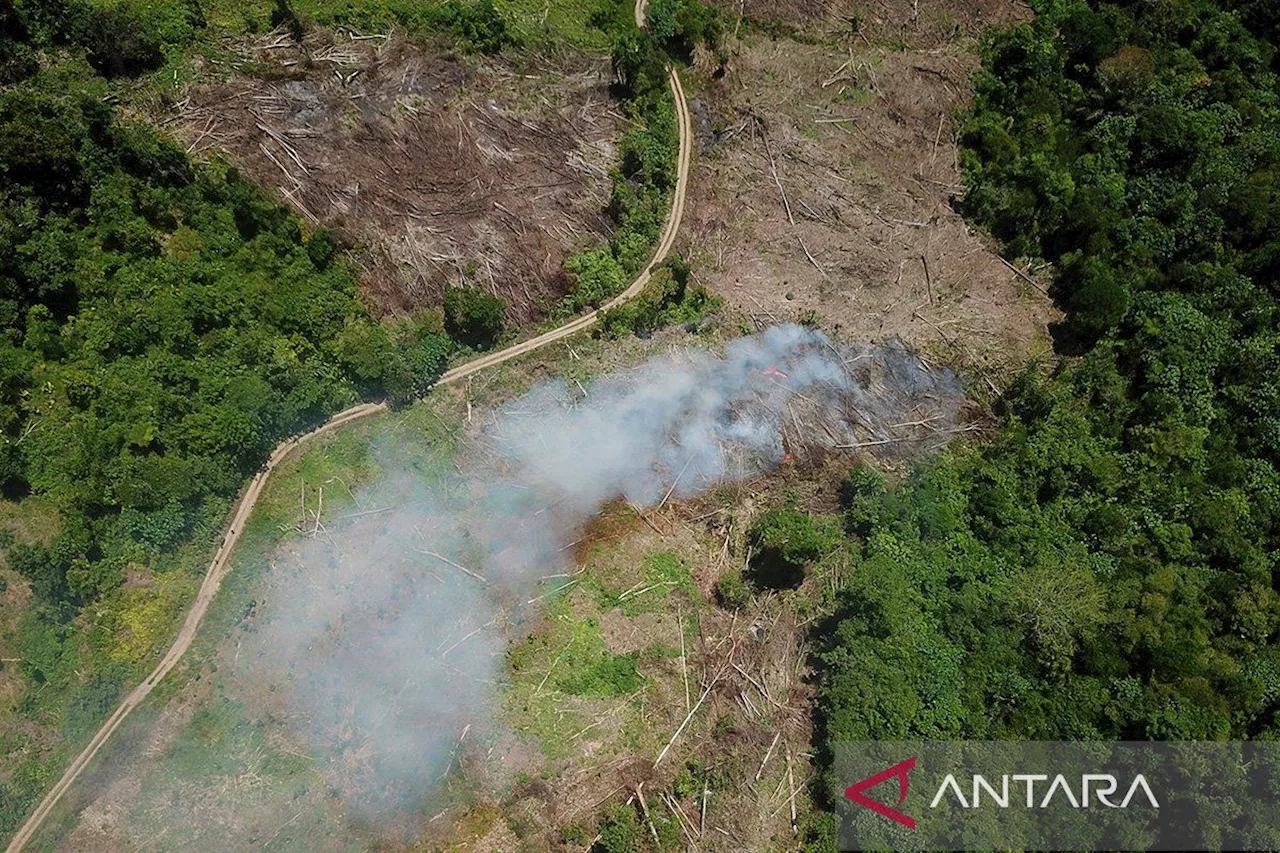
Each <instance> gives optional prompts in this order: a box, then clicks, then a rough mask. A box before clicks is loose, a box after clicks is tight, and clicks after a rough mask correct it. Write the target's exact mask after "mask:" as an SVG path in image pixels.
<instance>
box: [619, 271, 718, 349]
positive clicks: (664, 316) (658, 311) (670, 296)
mask: <svg viewBox="0 0 1280 853" xmlns="http://www.w3.org/2000/svg"><path fill="white" fill-rule="evenodd" d="M688 281H689V265H688V264H687V263H685V262H684V261H682V260H679V259H672V260H670V261H668V262H667V263H666V264H665V265H664V266H663V267H661V268H659V269H657V270H655V271H654V273H653V277H652V278H651V279H650V280H649V283H648V284H647V285H645V288H644V290H642V291H641V292H640V295H639V296H637V297H636V298H635V299H632V300H630V301H629V302H627V303H626V304H624V305H619V306H617V307H616V308H612V309H610V310H609V311H607V312H605V315H604V317H603V318H602V320H601V326H602V328H603V329H604V331H605V334H607V335H609V336H610V337H620V336H622V335H625V334H629V333H632V332H634V333H635V334H638V335H646V334H648V333H650V332H652V331H654V330H655V329H658V328H660V327H662V326H666V325H670V324H672V323H689V322H692V321H694V320H697V319H698V318H700V317H702V316H703V315H705V314H707V313H708V312H710V311H714V310H715V309H716V308H718V307H719V305H720V300H719V299H718V298H717V297H713V296H712V295H711V294H709V293H707V291H706V289H705V288H703V287H701V286H697V287H693V288H690V287H688Z"/></svg>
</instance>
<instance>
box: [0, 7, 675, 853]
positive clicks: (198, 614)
mask: <svg viewBox="0 0 1280 853" xmlns="http://www.w3.org/2000/svg"><path fill="white" fill-rule="evenodd" d="M645 5H646V3H645V0H637V2H636V24H637V26H641V27H643V26H644V9H645ZM667 82H668V84H669V85H670V86H671V94H672V96H673V98H674V99H675V107H676V120H677V124H678V126H679V131H680V148H679V156H678V159H677V163H676V186H675V190H674V192H673V193H672V196H671V212H670V214H669V215H668V216H667V222H666V225H665V226H664V227H663V229H662V234H661V236H660V237H659V239H658V245H657V247H656V248H655V249H654V252H653V256H652V258H650V260H649V263H647V264H646V265H645V267H644V269H643V270H641V271H640V274H639V275H637V276H636V277H635V280H634V281H632V282H631V284H630V285H629V286H628V287H627V289H626V290H624V291H622V292H621V293H619V294H618V295H617V296H615V297H613V298H612V299H610V300H609V301H608V302H606V303H604V304H603V305H602V306H600V309H599V311H593V312H592V313H591V314H588V315H586V316H583V317H578V318H577V319H574V320H570V321H569V322H567V323H565V324H564V325H563V326H559V327H557V328H555V329H552V330H551V331H549V332H544V333H543V334H541V335H538V336H536V337H533V338H530V339H529V340H527V341H522V342H520V343H517V344H513V345H512V346H509V347H507V348H506V349H502V350H499V351H497V352H493V353H489V354H488V355H484V356H481V357H480V358H477V359H474V360H472V361H469V362H467V363H466V364H462V365H459V366H457V367H455V368H453V369H452V370H449V371H447V372H445V373H444V375H442V376H441V377H440V378H439V379H438V380H437V381H436V385H449V384H451V383H454V382H457V381H458V380H460V379H465V378H466V377H468V376H470V375H472V374H473V373H476V372H478V371H481V370H484V369H485V368H486V367H492V366H494V365H496V364H501V363H502V362H504V361H508V360H509V359H512V358H516V357H517V356H521V355H524V354H525V353H528V352H532V351H533V350H536V349H538V348H540V347H544V346H546V345H547V344H550V343H553V342H555V341H558V340H560V339H562V338H566V337H568V336H569V335H573V334H576V333H577V332H581V331H583V330H584V329H589V328H591V327H592V326H594V325H595V324H596V323H597V322H598V321H599V315H600V313H601V312H603V311H608V310H609V309H610V308H614V307H616V306H618V305H621V304H622V303H624V302H627V301H628V300H631V299H634V298H635V297H636V296H637V295H639V293H640V291H642V290H644V286H645V285H646V284H648V283H649V279H650V278H651V277H652V275H653V270H654V267H656V266H658V265H659V264H661V263H662V262H663V261H664V260H666V258H667V255H668V254H669V253H670V251H671V247H672V246H673V245H674V244H675V240H676V235H677V234H678V233H679V231H680V220H681V218H682V217H683V216H684V203H685V194H686V191H687V190H688V185H689V165H690V161H691V159H692V154H693V129H692V123H691V122H690V119H689V105H688V103H687V102H686V101H685V96H684V88H683V87H682V86H681V85H680V76H679V75H678V74H677V73H676V71H675V69H674V68H668V69H667ZM386 410H387V404H386V403H363V404H361V405H359V406H352V407H351V408H350V409H347V410H346V411H343V412H339V413H338V414H336V415H334V416H333V417H332V418H330V419H329V420H327V421H325V422H324V423H323V424H321V425H320V426H318V427H316V428H315V429H313V430H312V431H311V432H308V433H304V434H302V435H297V436H294V437H293V438H290V439H286V440H285V441H283V442H281V443H280V444H279V445H278V446H277V447H276V449H275V450H274V451H273V452H272V454H271V457H270V458H269V459H268V460H267V464H266V466H265V467H263V469H262V470H261V471H259V472H258V473H257V475H255V476H254V478H253V479H252V480H251V481H250V482H249V486H248V488H246V489H245V490H244V493H243V494H241V496H240V500H239V501H238V502H237V503H236V509H235V513H234V515H232V517H231V523H230V525H229V526H228V528H227V532H226V534H225V535H224V536H223V539H222V544H221V545H219V546H218V551H217V553H216V554H214V556H213V561H212V562H211V563H210V564H209V569H208V571H207V572H205V576H204V581H203V582H201V584H200V590H199V591H198V592H197V593H196V600H195V601H194V602H193V603H192V605H191V609H190V610H188V611H187V618H186V620H185V621H184V622H183V623H182V630H180V631H179V632H178V635H177V636H176V637H175V638H174V641H173V645H171V646H170V647H169V651H168V652H166V653H165V656H164V657H163V658H162V659H161V660H160V662H159V663H158V664H156V667H155V669H153V670H152V671H151V674H150V675H148V676H147V677H146V679H145V680H144V681H143V682H142V683H141V684H139V685H138V686H137V687H135V688H134V689H133V691H132V692H130V693H129V695H128V696H126V697H125V698H124V700H123V701H122V702H121V703H120V705H119V707H117V708H116V710H115V712H114V713H112V715H111V716H110V717H108V718H107V721H106V722H105V723H103V724H102V727H101V728H100V729H98V731H97V733H96V734H95V735H94V736H93V739H92V740H90V741H89V743H88V744H87V745H86V746H85V748H84V749H83V750H81V752H80V754H79V755H77V756H76V757H75V760H73V761H72V762H71V764H70V765H68V767H67V769H66V772H64V773H63V774H62V778H61V779H59V780H58V782H57V784H55V785H54V786H53V787H52V788H50V789H49V792H48V793H47V794H45V797H44V799H43V800H41V801H40V805H39V806H37V807H36V810H35V811H33V812H32V813H31V815H30V816H29V817H28V818H27V820H26V822H25V823H23V824H22V827H21V828H20V829H19V830H18V831H17V833H15V834H14V836H13V838H11V839H10V840H9V846H8V847H6V848H5V851H6V853H19V851H21V850H22V849H23V848H24V847H26V845H27V843H28V842H29V841H30V840H31V839H32V837H34V835H35V834H36V832H37V830H39V829H40V827H41V825H42V824H43V823H44V821H45V818H47V817H48V816H49V813H50V812H52V811H53V809H54V807H55V806H57V804H58V802H59V801H60V800H61V799H62V796H63V794H65V793H66V792H67V790H68V789H69V788H70V787H71V786H72V784H74V783H75V781H76V779H78V778H79V777H80V774H81V773H83V772H84V769H85V768H86V767H87V766H88V765H89V763H90V762H91V761H92V760H93V758H94V756H96V755H97V754H98V751H99V750H100V749H102V746H103V745H104V744H105V743H106V742H107V741H108V740H110V738H111V736H112V735H113V734H114V733H115V731H116V729H118V728H119V727H120V724H121V723H123V722H124V720H125V717H127V716H129V714H130V712H132V711H133V709H134V708H136V707H138V706H139V705H140V704H142V701H143V700H144V699H146V698H147V696H148V695H149V694H150V693H151V690H152V688H154V687H155V686H156V684H158V683H159V682H160V680H161V679H162V678H164V677H165V676H166V675H168V674H169V671H170V670H172V669H173V668H174V666H176V665H177V663H178V661H179V660H180V659H181V658H182V656H183V655H184V654H185V653H186V651H187V648H188V647H189V646H190V645H191V641H192V640H194V639H195V636H196V631H197V630H198V629H199V627H200V623H201V622H202V621H203V620H204V617H205V613H206V612H207V611H208V610H209V605H210V604H211V603H212V602H213V598H214V596H215V595H217V593H218V588H219V587H220V586H221V585H222V579H223V578H224V577H226V574H227V572H228V570H229V569H230V562H229V558H230V556H231V552H232V550H233V549H234V548H235V546H236V543H237V542H239V541H240V533H241V532H242V531H243V530H244V525H245V522H246V521H247V520H248V518H249V513H251V512H252V511H253V507H254V505H255V504H256V503H257V502H258V497H259V495H261V494H262V489H263V487H264V486H265V485H266V482H267V478H268V477H270V476H271V472H272V471H274V470H275V469H276V466H278V465H279V464H280V463H281V462H283V461H284V460H285V458H286V457H288V456H289V454H290V453H292V452H293V451H294V450H295V449H297V448H298V447H300V446H302V445H303V444H306V443H307V442H309V441H311V440H312V439H313V438H315V437H316V436H319V435H323V434H324V433H327V432H330V431H332V430H335V429H337V428H339V427H342V426H346V425H347V424H350V423H352V422H354V421H357V420H361V419H363V418H367V417H369V416H370V415H374V414H377V413H379V412H384V411H386Z"/></svg>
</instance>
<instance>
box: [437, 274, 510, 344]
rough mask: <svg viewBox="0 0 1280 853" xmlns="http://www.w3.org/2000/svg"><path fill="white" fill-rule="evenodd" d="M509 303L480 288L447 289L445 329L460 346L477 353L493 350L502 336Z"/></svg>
mask: <svg viewBox="0 0 1280 853" xmlns="http://www.w3.org/2000/svg"><path fill="white" fill-rule="evenodd" d="M506 313H507V304H506V303H505V302H504V301H503V300H502V298H501V297H499V296H494V295H493V294H492V293H486V292H485V291H483V290H481V289H480V288H478V287H446V288H445V291H444V328H445V331H446V332H448V333H449V336H450V337H452V338H453V339H454V340H456V341H458V343H460V344H462V345H464V346H469V347H471V348H472V349H476V350H485V349H489V348H490V347H492V346H493V345H494V344H496V343H497V342H498V339H499V338H500V337H502V330H503V327H504V325H505V323H506Z"/></svg>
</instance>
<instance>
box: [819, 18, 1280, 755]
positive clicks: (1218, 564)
mask: <svg viewBox="0 0 1280 853" xmlns="http://www.w3.org/2000/svg"><path fill="white" fill-rule="evenodd" d="M1036 8H1037V12H1038V15H1037V17H1036V18H1035V19H1034V20H1032V21H1029V22H1026V23H1021V24H1017V25H1015V26H1014V27H1013V28H1012V29H1009V30H1006V31H1000V32H992V33H990V34H988V35H987V37H986V38H985V40H984V43H983V66H982V71H981V72H980V73H979V75H978V77H977V83H976V89H977V94H976V99H975V102H974V104H973V107H972V108H971V110H970V112H969V114H968V115H967V117H966V119H965V122H964V127H963V145H964V149H963V158H964V164H965V168H966V180H967V187H968V192H967V195H966V199H965V206H966V209H967V212H968V214H969V215H970V216H971V217H972V218H973V219H974V220H976V221H977V222H978V223H980V224H981V225H984V226H986V227H987V228H989V229H991V231H992V232H994V233H995V234H996V235H997V236H998V237H999V238H1000V239H1001V240H1002V241H1003V242H1004V244H1005V246H1006V247H1007V249H1008V250H1009V252H1010V253H1012V254H1015V255H1024V256H1030V257H1034V258H1044V259H1046V260H1048V261H1051V262H1052V263H1053V268H1054V270H1055V276H1056V280H1055V290H1054V292H1055V294H1056V295H1057V297H1058V299H1059V301H1060V302H1061V304H1062V305H1063V307H1064V308H1065V309H1066V311H1067V319H1066V321H1065V324H1064V328H1063V329H1062V330H1061V332H1062V334H1061V335H1060V336H1059V342H1060V343H1061V344H1062V345H1063V348H1064V352H1066V353H1069V354H1073V355H1074V356H1075V357H1074V358H1071V359H1068V360H1064V361H1063V363H1062V364H1061V365H1060V366H1059V367H1058V369H1057V370H1056V371H1054V372H1053V373H1052V374H1051V375H1046V374H1045V372H1044V371H1042V370H1039V369H1035V368H1034V367H1033V368H1031V369H1028V371H1027V372H1026V374H1025V375H1024V376H1023V377H1022V378H1021V379H1020V380H1019V381H1018V382H1017V383H1015V384H1014V385H1013V387H1011V388H1010V389H1009V390H1008V391H1007V393H1006V394H1005V396H1004V399H1003V400H1002V401H1001V403H1000V406H999V410H998V415H999V418H1000V428H999V432H998V434H997V436H996V437H995V439H994V440H993V441H991V442H990V443H988V444H986V445H983V446H979V447H969V448H958V449H953V450H952V451H951V452H949V453H948V454H947V455H945V456H944V457H943V458H941V459H939V460H937V461H935V462H934V463H932V464H929V465H927V466H925V467H923V468H922V469H920V470H918V471H917V472H916V473H915V474H914V475H913V476H912V477H911V478H910V479H909V480H908V481H907V482H906V483H904V484H902V485H901V486H900V487H898V488H896V489H891V488H886V487H885V485H884V484H883V483H882V482H880V481H879V480H878V478H876V477H874V476H873V475H870V474H868V473H867V472H866V471H863V470H859V471H857V472H855V474H854V476H853V477H852V478H851V480H850V481H849V482H848V483H847V484H846V488H845V490H844V509H845V516H846V523H847V532H848V541H847V543H846V545H845V546H844V547H848V548H850V549H851V551H852V552H853V554H854V555H855V556H856V558H857V568H856V570H855V572H854V575H853V578H852V580H851V582H850V586H849V588H847V589H846V590H845V591H844V592H843V593H842V595H841V596H840V599H839V604H838V607H837V612H836V614H835V616H834V617H833V618H832V619H831V620H830V622H829V624H828V625H826V626H825V628H824V630H823V631H821V632H820V633H819V642H820V644H821V646H822V649H821V651H820V653H819V655H818V659H819V666H820V672H821V675H820V693H819V699H818V712H819V714H818V716H819V723H820V727H821V735H820V739H821V742H822V743H823V744H830V743H832V742H834V741H837V740H844V739H892V738H922V737H927V738H935V737H936V738H960V737H964V738H977V739H984V738H989V739H1004V738H1025V739H1041V740H1057V739H1064V740H1075V739H1099V738H1101V739H1121V740H1126V739H1134V740H1145V739H1153V740H1166V739H1167V740H1184V739H1185V740H1195V739H1225V738H1269V737H1275V736H1276V734H1277V733H1278V732H1280V716H1278V715H1280V644H1277V637H1278V632H1280V595H1278V594H1277V578H1276V570H1277V565H1276V559H1277V558H1276V555H1277V554H1280V472H1278V469H1277V463H1278V462H1280V384H1277V381H1276V376H1277V375H1280V327H1278V325H1277V324H1278V322H1280V305H1278V304H1277V297H1278V296H1280V284H1278V276H1280V229H1277V225H1278V224H1280V192H1277V188H1278V187H1280V103H1278V101H1277V92H1278V91H1280V87H1278V85H1277V84H1278V82H1280V81H1278V80H1277V77H1276V67H1277V60H1276V55H1277V51H1276V43H1275V39H1276V37H1277V28H1276V24H1277V13H1276V11H1275V9H1274V4H1264V3H1250V2H1232V0H1222V2H1214V0H1182V2H1176V3H1131V2H1091V3H1086V2H1082V0H1045V2H1040V3H1038V4H1036Z"/></svg>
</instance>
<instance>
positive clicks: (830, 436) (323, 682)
mask: <svg viewBox="0 0 1280 853" xmlns="http://www.w3.org/2000/svg"><path fill="white" fill-rule="evenodd" d="M960 400H961V396H960V393H959V386H958V383H957V382H956V379H955V377H954V376H953V375H951V374H950V373H949V372H947V371H931V370H929V369H926V368H925V367H924V365H923V364H922V363H921V362H920V361H919V360H918V359H916V358H915V357H914V356H912V355H911V354H909V353H908V352H907V351H906V350H905V349H904V348H902V347H901V345H898V344H890V345H885V346H880V347H857V348H849V347H844V348H837V347H836V346H834V345H833V344H832V343H831V342H830V341H829V340H828V339H827V338H826V337H825V336H823V335H822V334H821V333H819V332H816V331H814V330H811V329H807V328H803V327H800V326H793V325H789V326H780V327H776V328H772V329H769V330H767V331H765V332H763V333H762V334H759V335H756V336H754V337H748V338H740V339H737V340H734V341H732V342H730V343H729V344H728V345H727V346H726V347H725V351H724V353H723V355H717V354H714V353H711V352H708V351H706V350H701V349H690V350H687V351H684V352H681V353H678V354H672V355H668V356H664V357H660V358H655V359H653V360H651V361H648V362H646V363H644V364H642V365H640V366H639V367H637V368H635V369H633V370H629V371H625V372H621V373H618V374H614V375H610V376H606V377H603V378H600V379H598V380H596V381H594V382H593V383H591V384H590V385H589V386H587V387H585V388H584V387H581V386H578V385H577V384H576V383H574V384H566V383H564V382H558V381H557V382H548V383H546V384H543V385H540V386H538V387H536V388H534V389H533V390H532V391H530V392H529V393H527V394H525V395H524V396H522V397H521V398H519V399H518V400H516V401H514V402H513V403H511V404H509V405H507V406H506V407H504V408H503V409H502V410H501V411H499V412H497V413H496V414H495V415H493V416H492V417H491V418H490V419H489V421H488V423H487V425H486V426H485V427H483V428H482V429H479V430H477V431H476V432H475V433H474V434H473V435H471V436H470V437H469V438H468V439H467V440H466V442H465V443H464V447H463V449H462V450H461V451H460V452H459V454H458V456H457V462H458V468H457V469H456V470H454V471H453V472H452V473H450V474H449V475H448V476H442V477H439V478H435V479H430V480H428V479H427V478H423V477H421V476H416V475H413V474H412V472H411V466H409V465H408V464H407V463H406V462H405V458H404V454H403V453H402V452H401V448H399V447H398V446H397V444H396V442H397V441H402V440H403V438H394V437H392V436H387V437H384V439H383V440H382V441H381V442H380V443H379V445H378V449H377V457H378V460H379V464H380V467H381V468H382V470H383V471H387V472H390V473H388V474H387V475H386V476H384V477H383V478H382V480H381V482H379V483H378V484H377V485H376V486H372V487H370V489H369V490H367V491H366V492H365V493H364V495H363V496H362V497H363V498H365V500H364V501H363V505H365V506H375V507H387V506H392V507H394V509H390V510H388V511H379V512H374V513H371V514H369V515H365V516H361V517H356V518H352V519H350V520H349V521H347V522H345V523H336V524H335V523H331V524H330V526H329V527H328V529H327V530H326V531H325V532H324V534H323V535H319V536H316V537H315V538H313V539H307V540H305V541H304V542H302V543H301V544H299V543H297V542H294V543H291V544H290V545H288V546H286V547H287V548H288V549H292V550H291V552H289V553H281V554H278V555H277V557H276V560H275V562H276V563H277V564H278V565H277V567H276V568H275V570H274V573H273V574H274V575H275V578H274V579H273V581H272V587H273V588H275V589H288V590H289V592H288V593H287V594H280V595H277V596H276V597H275V598H274V599H273V600H269V601H266V602H264V603H263V604H262V606H261V608H260V617H259V619H258V627H257V629H256V630H255V632H254V633H253V634H252V635H251V637H250V639H249V640H247V641H246V643H247V645H246V648H245V649H244V652H245V653H244V654H243V655H241V657H240V663H239V666H238V669H239V673H238V674H239V675H240V676H241V678H247V679H250V680H252V681H254V682H258V683H260V684H263V685H267V686H269V688H270V689H272V690H275V691H278V692H279V693H280V694H281V695H282V697H283V699H282V704H283V706H284V711H283V713H282V715H281V716H282V717H283V719H285V720H286V721H287V723H288V724H290V725H291V726H293V728H294V729H295V731H296V733H297V734H298V735H299V736H301V737H302V738H303V739H305V740H306V741H307V742H308V743H309V745H310V747H311V749H312V750H313V752H314V753H315V755H316V756H317V758H318V759H320V760H321V761H323V762H324V765H323V766H324V767H325V773H326V776H327V777H328V779H329V781H330V784H332V785H334V786H335V787H336V788H337V789H338V790H340V791H341V792H343V794H344V796H346V797H347V800H348V805H349V806H351V807H353V808H354V809H355V810H356V811H357V812H361V813H364V814H366V815H380V814H382V813H384V812H385V810H387V809H390V808H393V807H397V806H409V807H411V808H413V807H414V806H415V804H420V803H421V801H422V798H423V797H424V796H425V795H426V794H427V793H428V792H429V791H430V789H431V788H432V786H433V785H435V784H436V783H437V782H438V781H439V779H440V778H441V774H442V773H444V772H445V770H446V768H447V765H448V763H449V761H450V755H451V752H452V750H453V749H454V747H455V745H456V742H457V739H458V737H459V733H460V731H461V729H462V728H463V727H464V726H466V725H467V724H469V723H477V722H481V723H482V722H485V721H487V720H489V719H491V718H492V705H493V702H494V699H495V695H496V690H497V684H498V682H499V681H500V679H501V677H502V673H503V671H504V663H503V657H502V654H503V650H504V648H505V644H506V642H507V641H508V640H509V639H511V635H512V632H511V630H510V625H509V622H510V620H511V619H512V618H513V615H514V614H513V604H514V605H516V606H518V607H519V606H523V605H524V604H525V602H527V601H528V600H529V599H530V598H531V597H534V596H536V595H537V591H536V590H537V587H538V583H539V579H542V578H546V577H547V576H549V575H555V574H558V573H563V572H565V571H566V568H567V563H568V562H569V561H570V560H571V559H572V557H571V554H572V552H571V550H570V549H568V548H567V547H566V546H567V545H568V544H569V543H571V542H572V541H573V537H574V535H575V533H576V531H578V530H579V529H580V528H581V526H582V525H583V524H584V523H585V522H587V521H588V520H589V519H591V518H592V517H593V516H594V515H595V514H597V513H598V512H599V510H600V509H601V507H602V506H603V505H604V504H606V503H607V502H609V501H612V500H615V499H618V498H624V499H625V500H628V501H630V502H631V503H633V504H635V505H637V506H640V507H644V506H654V505H656V504H658V503H660V502H662V501H663V500H664V499H668V498H670V499H678V498H680V497H682V496H687V495H690V494H692V493H694V492H696V491H698V490H700V489H703V488H706V487H707V486H708V485H710V484H712V483H717V482H724V481H727V480H731V479H734V478H741V477H746V476H749V475H753V474H756V473H758V472H760V471H761V470H764V469H767V468H768V467H770V466H773V465H776V464H778V463H779V462H780V461H782V460H783V459H784V457H785V456H786V455H787V454H788V452H790V449H791V448H793V447H795V446H798V445H800V444H808V445H818V446H822V445H825V446H832V445H842V444H853V443H856V442H857V441H858V439H859V438H861V439H863V440H864V441H865V440H871V441H875V440H877V439H878V437H882V436H888V435H890V434H892V432H893V431H892V429H891V427H892V426H893V425H894V424H895V422H896V421H900V420H904V419H907V418H908V417H910V418H914V419H916V420H924V418H921V417H920V416H921V414H922V413H924V414H925V415H927V416H928V418H927V419H928V421H929V422H930V423H932V424H934V425H935V426H936V425H937V424H938V423H939V422H942V423H944V424H945V423H946V422H950V421H952V420H954V418H955V416H956V411H957V408H958V406H959V403H960Z"/></svg>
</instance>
